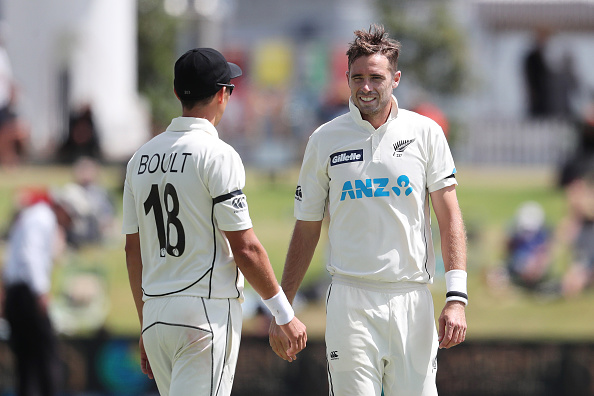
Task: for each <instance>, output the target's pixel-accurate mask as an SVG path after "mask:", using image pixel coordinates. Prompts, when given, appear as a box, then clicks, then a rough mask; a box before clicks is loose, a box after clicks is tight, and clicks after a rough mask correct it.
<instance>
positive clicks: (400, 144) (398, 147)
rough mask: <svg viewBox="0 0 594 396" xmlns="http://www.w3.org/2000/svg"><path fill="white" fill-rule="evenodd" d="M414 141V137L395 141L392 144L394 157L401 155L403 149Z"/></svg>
mask: <svg viewBox="0 0 594 396" xmlns="http://www.w3.org/2000/svg"><path fill="white" fill-rule="evenodd" d="M414 141H415V139H410V140H399V141H397V142H396V143H394V144H393V146H394V154H392V155H395V156H396V157H402V153H403V152H404V150H406V148H407V147H408V146H410V144H411V143H412V142H414Z"/></svg>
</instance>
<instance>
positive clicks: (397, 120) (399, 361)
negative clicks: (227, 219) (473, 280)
mask: <svg viewBox="0 0 594 396" xmlns="http://www.w3.org/2000/svg"><path fill="white" fill-rule="evenodd" d="M355 35H356V38H355V41H354V42H353V43H351V46H350V48H349V50H348V52H347V55H348V58H349V62H348V64H349V70H348V72H347V78H348V83H349V87H350V89H351V98H350V103H349V106H350V112H349V113H347V114H344V115H342V116H339V117H337V118H335V119H334V120H332V121H330V122H328V123H327V124H324V125H322V126H321V127H320V128H318V129H317V130H316V131H315V132H314V133H313V134H312V135H311V137H310V139H309V142H308V145H307V148H306V150H305V155H304V159H303V165H302V168H301V173H300V176H299V184H298V187H297V191H296V196H295V217H296V218H297V222H296V224H295V229H294V232H293V236H292V239H291V244H290V246H289V252H288V254H287V261H286V263H285V270H284V273H283V279H282V282H281V286H282V287H283V290H284V291H285V293H286V294H287V297H288V298H289V300H290V301H292V300H293V298H294V297H295V294H296V292H297V289H298V287H299V285H300V283H301V281H302V280H303V276H304V275H305V272H306V271H307V268H308V266H309V264H310V261H311V258H312V256H313V253H314V250H315V247H316V245H317V243H318V240H319V236H320V230H321V225H322V219H323V217H324V214H325V208H326V204H327V203H328V211H329V212H328V215H329V219H330V224H329V231H328V234H329V240H330V257H329V259H328V263H327V269H328V271H329V273H330V274H331V275H332V283H331V285H330V287H329V289H328V295H327V303H326V311H327V320H326V359H327V361H328V380H329V386H330V394H331V395H335V396H345V395H352V396H355V395H357V396H362V395H365V396H368V395H375V396H380V395H381V392H382V390H383V391H384V394H385V396H405V395H406V396H413V395H415V396H418V395H422V396H430V395H437V389H436V384H435V378H436V371H437V350H438V348H440V347H441V348H449V347H451V346H454V345H457V344H459V343H460V342H462V341H463V340H464V338H465V334H466V319H465V313H464V307H465V305H466V304H467V302H468V296H467V291H466V272H465V269H466V242H465V240H466V238H465V231H464V225H463V222H462V216H461V213H460V209H459V206H458V201H457V198H456V190H455V185H456V184H457V182H456V178H455V173H456V169H455V165H454V161H453V159H452V156H451V154H450V150H449V148H448V144H447V141H446V139H445V136H444V134H443V131H442V130H441V128H440V127H439V126H438V125H437V123H435V122H434V121H432V120H430V119H429V118H426V117H424V116H421V115H419V114H416V113H413V112H411V111H407V110H404V109H399V108H398V102H397V101H396V98H395V97H394V96H393V95H392V90H393V89H394V88H396V87H397V86H398V83H399V81H400V71H397V59H398V54H399V50H400V44H399V43H398V42H397V41H394V40H391V39H389V38H388V37H387V34H386V33H385V32H384V29H383V27H381V26H372V28H371V29H370V31H369V32H367V31H356V32H355ZM430 201H431V205H432V206H433V209H434V210H435V214H436V217H437V220H438V223H439V229H440V235H441V246H442V252H443V259H444V263H445V269H446V271H447V272H446V283H447V288H448V293H447V295H446V305H445V307H444V309H443V311H442V313H441V316H440V318H439V335H438V334H437V332H436V329H435V320H434V317H433V314H434V313H433V312H434V311H433V301H432V297H431V293H430V292H429V290H428V288H427V284H429V283H431V282H433V278H434V274H435V257H434V252H433V242H432V238H431V228H430V205H429V203H430ZM270 343H271V346H272V348H273V349H274V351H275V352H276V353H277V354H278V355H279V356H281V357H283V358H285V359H286V358H288V357H287V356H286V354H285V353H284V352H283V350H284V349H286V346H287V344H286V338H285V337H284V336H283V335H282V334H281V333H280V332H279V330H278V327H277V326H276V325H275V324H272V325H271V329H270Z"/></svg>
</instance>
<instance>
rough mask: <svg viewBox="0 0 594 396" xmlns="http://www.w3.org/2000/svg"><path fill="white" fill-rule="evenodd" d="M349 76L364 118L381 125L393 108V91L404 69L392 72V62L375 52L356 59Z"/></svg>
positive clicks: (353, 92) (350, 84) (350, 86)
mask: <svg viewBox="0 0 594 396" xmlns="http://www.w3.org/2000/svg"><path fill="white" fill-rule="evenodd" d="M347 79H348V82H349V88H350V89H351V98H352V100H353V103H354V104H355V106H357V108H358V109H359V111H360V112H361V117H362V118H363V119H364V120H366V121H368V122H369V123H370V124H371V125H373V127H374V128H376V129H377V128H379V127H380V126H381V125H383V124H384V123H385V122H386V120H387V119H388V115H389V114H390V110H391V109H392V90H393V89H394V88H396V87H397V86H398V83H399V82H400V72H399V71H397V72H395V73H394V72H392V70H391V68H390V61H389V60H388V58H386V57H385V56H384V55H382V54H373V55H369V56H361V57H359V58H357V59H355V61H353V63H352V64H351V67H350V69H349V71H348V72H347Z"/></svg>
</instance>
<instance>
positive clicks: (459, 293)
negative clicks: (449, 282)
mask: <svg viewBox="0 0 594 396" xmlns="http://www.w3.org/2000/svg"><path fill="white" fill-rule="evenodd" d="M448 297H462V298H465V299H466V300H468V294H466V293H462V292H457V291H449V292H447V293H446V298H448Z"/></svg>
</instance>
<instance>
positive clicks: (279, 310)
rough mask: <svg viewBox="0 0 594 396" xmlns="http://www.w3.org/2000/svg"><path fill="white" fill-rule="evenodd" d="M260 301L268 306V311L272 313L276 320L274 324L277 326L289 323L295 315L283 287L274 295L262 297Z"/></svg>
mask: <svg viewBox="0 0 594 396" xmlns="http://www.w3.org/2000/svg"><path fill="white" fill-rule="evenodd" d="M262 302H263V303H264V304H265V305H266V306H267V307H268V309H269V310H270V313H272V315H273V316H274V318H275V320H276V324H277V325H279V326H282V325H285V324H287V323H289V322H290V321H292V320H293V318H294V317H295V312H294V311H293V307H291V304H289V300H287V296H285V292H283V289H280V291H279V292H278V293H276V295H275V296H274V297H271V298H269V299H268V300H264V299H262Z"/></svg>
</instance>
